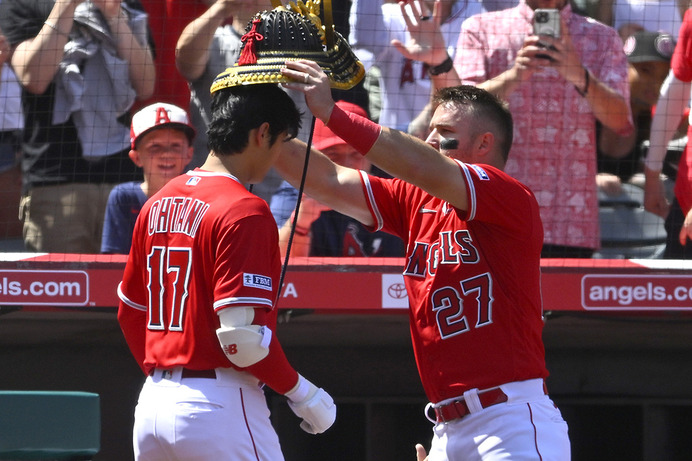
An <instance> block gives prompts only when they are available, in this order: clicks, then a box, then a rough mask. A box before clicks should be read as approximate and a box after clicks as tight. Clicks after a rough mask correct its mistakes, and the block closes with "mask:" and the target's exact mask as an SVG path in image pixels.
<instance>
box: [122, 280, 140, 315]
mask: <svg viewBox="0 0 692 461" xmlns="http://www.w3.org/2000/svg"><path fill="white" fill-rule="evenodd" d="M122 286H123V282H120V283H119V284H118V298H120V300H121V301H122V302H124V303H125V304H127V305H128V306H130V307H132V308H133V309H137V310H139V311H145V312H146V311H147V306H144V305H142V304H139V303H136V302H134V301H132V300H131V299H130V298H128V297H127V296H125V293H123V290H122Z"/></svg>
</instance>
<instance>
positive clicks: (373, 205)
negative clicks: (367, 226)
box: [359, 170, 384, 231]
mask: <svg viewBox="0 0 692 461" xmlns="http://www.w3.org/2000/svg"><path fill="white" fill-rule="evenodd" d="M359 173H360V177H361V179H362V181H363V186H365V200H366V201H367V202H368V205H369V206H370V213H371V214H372V217H373V219H374V220H375V226H374V227H375V229H374V230H376V231H378V230H381V229H382V227H383V226H384V219H383V218H382V213H380V209H379V208H377V202H376V201H375V195H374V194H373V193H372V184H370V177H369V176H368V174H367V173H366V172H365V171H362V170H360V171H359Z"/></svg>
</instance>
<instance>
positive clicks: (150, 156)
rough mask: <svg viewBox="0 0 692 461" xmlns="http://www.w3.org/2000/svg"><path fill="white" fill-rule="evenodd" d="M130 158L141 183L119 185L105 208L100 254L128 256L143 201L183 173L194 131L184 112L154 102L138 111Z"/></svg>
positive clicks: (191, 148)
mask: <svg viewBox="0 0 692 461" xmlns="http://www.w3.org/2000/svg"><path fill="white" fill-rule="evenodd" d="M130 134H131V136H130V139H131V144H132V148H131V150H130V154H129V155H130V159H131V160H132V161H133V162H134V164H135V165H137V166H138V167H140V168H142V170H143V172H144V181H142V182H138V181H132V182H126V183H122V184H118V185H117V186H115V187H114V188H113V190H112V191H111V194H110V196H109V197H108V205H107V206H106V217H105V222H104V225H103V238H102V240H101V253H109V254H113V253H116V254H127V253H129V252H130V246H131V244H132V230H133V229H134V225H135V221H136V220H137V216H138V215H139V211H140V210H141V209H142V206H143V205H144V202H146V201H147V199H148V198H149V197H151V196H152V195H154V194H155V193H156V192H158V191H159V190H160V189H161V188H162V187H163V186H164V185H166V183H167V182H168V181H170V180H171V179H173V178H174V177H176V176H178V175H180V174H182V173H183V170H184V169H185V167H186V166H187V164H188V163H190V160H192V154H193V145H192V141H193V140H194V138H195V129H194V128H193V127H192V125H191V124H190V119H189V117H188V114H187V112H186V111H185V110H183V109H181V108H180V107H178V106H174V105H172V104H165V103H155V104H152V105H150V106H147V107H145V108H143V109H141V110H140V111H139V112H137V113H136V114H135V115H134V117H132V125H131V127H130Z"/></svg>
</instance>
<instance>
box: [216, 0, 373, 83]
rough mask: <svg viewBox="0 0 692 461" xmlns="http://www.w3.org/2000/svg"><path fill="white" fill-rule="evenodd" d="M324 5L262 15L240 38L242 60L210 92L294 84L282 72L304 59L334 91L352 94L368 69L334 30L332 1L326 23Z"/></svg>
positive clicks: (316, 0) (315, 1)
mask: <svg viewBox="0 0 692 461" xmlns="http://www.w3.org/2000/svg"><path fill="white" fill-rule="evenodd" d="M321 3H322V1H321V0H308V1H307V2H303V1H302V0H298V2H296V3H294V2H293V1H291V2H290V3H289V5H288V7H286V6H283V5H281V2H280V1H272V5H273V6H275V8H274V9H272V10H270V11H261V12H258V13H257V14H256V15H255V16H254V17H253V18H252V19H251V20H250V22H249V23H248V25H247V27H246V29H245V35H243V36H242V38H241V40H242V42H243V49H242V51H241V53H240V56H239V57H238V61H237V62H236V63H235V64H234V65H233V66H232V67H229V68H227V69H226V70H225V71H224V72H222V73H221V74H219V75H218V76H217V77H216V79H215V80H214V83H213V84H212V86H211V92H212V93H214V92H215V91H218V90H220V89H222V88H228V87H233V86H239V85H252V84H259V83H288V82H291V81H292V80H291V79H289V78H287V77H285V76H283V75H282V74H281V69H282V68H283V67H285V62H286V61H289V60H295V61H297V60H300V59H306V60H311V61H315V62H316V63H317V64H319V66H320V67H321V68H322V70H323V71H324V72H325V73H326V74H327V76H328V77H329V81H330V86H331V87H332V88H337V89H340V90H348V89H350V88H353V87H354V86H355V85H357V84H358V82H360V81H361V80H362V79H363V77H364V76H365V68H364V67H363V64H362V63H361V62H360V61H359V60H358V58H357V57H356V55H355V54H354V53H353V51H352V50H351V47H350V46H349V45H348V43H347V42H346V40H345V39H344V38H343V37H342V36H341V34H339V33H338V32H337V31H335V30H334V25H333V23H332V12H331V0H325V3H324V25H323V24H322V21H321V20H320V16H319V12H320V5H321ZM277 5H278V6H277Z"/></svg>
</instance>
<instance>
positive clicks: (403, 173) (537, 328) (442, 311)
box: [276, 61, 570, 461]
mask: <svg viewBox="0 0 692 461" xmlns="http://www.w3.org/2000/svg"><path fill="white" fill-rule="evenodd" d="M286 66H287V69H286V70H284V73H285V75H286V76H288V77H291V78H292V79H294V81H295V82H301V83H289V84H286V86H287V87H289V88H292V89H296V90H301V91H303V92H304V93H305V95H306V101H307V103H308V106H309V107H310V110H311V111H312V112H313V114H314V115H315V116H316V117H318V118H319V119H321V120H322V121H324V122H325V123H326V124H327V126H328V127H329V128H330V129H331V130H332V131H333V132H334V133H336V134H337V135H339V136H340V137H342V139H344V140H345V141H347V142H348V143H349V144H351V145H353V146H354V147H356V148H357V149H358V151H359V152H361V153H362V154H367V158H368V159H369V160H370V161H371V162H372V163H374V164H375V165H377V166H379V167H380V168H382V169H383V170H385V171H386V172H388V173H390V174H392V175H393V176H394V177H395V179H382V178H377V177H373V176H370V175H368V174H366V173H364V172H362V171H356V170H351V169H348V168H344V167H340V166H338V165H336V164H334V163H332V162H331V161H329V160H328V159H327V158H326V157H325V156H322V155H320V154H319V153H317V152H315V156H314V157H312V156H311V159H310V169H309V172H308V179H307V182H306V184H305V191H306V193H308V194H310V195H311V196H313V197H315V198H316V199H318V200H320V201H322V202H324V203H325V204H326V205H328V206H330V207H331V208H333V209H335V210H338V211H341V212H342V213H345V214H349V215H351V216H353V217H354V218H356V219H358V220H359V221H361V222H362V223H363V224H365V225H366V226H370V228H371V229H372V230H378V229H384V230H385V231H387V232H390V233H393V234H395V235H398V236H399V237H401V238H402V239H404V241H405V242H406V247H407V249H406V264H405V267H404V276H405V277H404V278H405V283H406V288H407V292H408V296H409V304H410V323H411V335H412V340H413V347H414V353H415V357H416V361H417V364H418V369H419V373H420V377H421V381H422V384H423V387H424V389H425V392H426V394H427V397H428V398H429V400H430V404H429V407H428V408H426V414H427V415H429V416H428V417H429V419H431V421H432V422H433V423H434V430H433V434H434V435H433V440H432V446H431V449H430V454H429V460H430V461H433V460H434V461H438V460H464V461H472V460H499V459H502V460H508V459H512V460H539V459H540V460H555V461H565V460H569V459H570V444H569V438H568V435H567V424H566V423H565V421H564V420H563V418H562V416H561V414H560V412H559V410H558V409H557V407H556V406H555V405H554V404H553V402H552V401H551V399H550V398H549V397H548V395H547V391H546V387H545V384H544V379H545V378H546V377H547V375H548V371H547V370H546V366H545V359H544V348H543V343H542V338H541V332H542V328H543V318H542V301H541V291H540V252H541V245H542V241H543V230H542V224H541V220H540V215H539V208H538V204H537V202H536V199H535V197H534V196H533V194H532V193H531V191H530V190H528V189H527V188H526V187H525V186H524V185H522V184H521V183H519V182H518V181H516V180H515V179H513V178H511V177H509V176H508V175H507V174H505V173H504V172H503V171H502V168H503V167H504V164H505V162H506V160H507V155H508V153H509V149H510V146H511V143H512V117H511V115H510V113H509V111H508V110H507V109H506V107H505V106H504V105H503V104H502V103H501V102H500V101H499V100H498V99H496V98H495V97H494V96H492V95H490V94H489V93H487V92H486V91H484V90H481V89H478V88H475V87H472V86H460V87H453V88H447V89H444V90H442V91H440V92H439V93H438V94H437V99H438V101H437V102H438V103H439V105H437V108H436V110H435V112H434V115H433V118H432V122H431V130H432V131H431V133H430V135H429V136H428V138H427V141H426V142H423V141H420V140H419V139H417V138H414V137H412V136H408V135H406V134H404V133H401V132H398V131H396V130H392V129H388V128H383V127H380V126H379V125H376V124H374V123H373V122H371V121H369V120H367V119H364V118H362V117H359V116H357V115H352V114H348V113H346V112H344V111H342V110H340V108H338V107H337V106H335V105H334V102H333V100H332V98H331V94H330V93H329V91H328V89H329V88H328V86H326V83H325V82H326V76H325V74H324V73H323V72H322V71H321V70H320V68H319V67H318V66H317V65H316V64H315V63H313V62H311V61H298V62H286ZM303 82H304V83H303ZM292 143H293V144H294V148H293V149H291V150H290V151H284V152H283V153H282V156H281V157H280V159H279V161H278V163H277V164H276V166H277V168H278V169H279V171H280V172H281V173H282V175H284V176H285V177H286V179H288V180H289V181H291V182H292V183H297V181H298V180H299V179H300V166H301V165H302V163H301V162H302V161H303V157H304V153H303V146H302V144H300V142H299V141H292ZM440 154H442V155H440Z"/></svg>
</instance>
